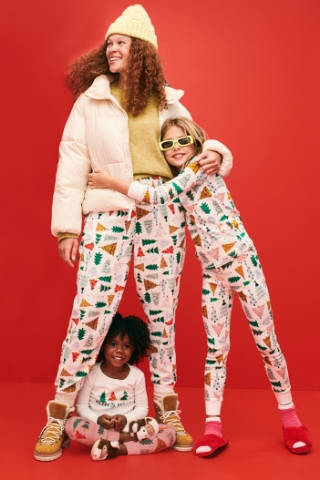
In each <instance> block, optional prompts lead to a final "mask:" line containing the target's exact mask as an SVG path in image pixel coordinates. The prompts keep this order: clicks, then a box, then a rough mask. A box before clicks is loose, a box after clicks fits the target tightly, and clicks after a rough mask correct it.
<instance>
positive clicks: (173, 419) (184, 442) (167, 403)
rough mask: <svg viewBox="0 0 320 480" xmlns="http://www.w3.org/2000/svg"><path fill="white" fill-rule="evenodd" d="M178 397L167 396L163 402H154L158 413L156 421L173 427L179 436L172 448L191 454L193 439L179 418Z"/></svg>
mask: <svg viewBox="0 0 320 480" xmlns="http://www.w3.org/2000/svg"><path fill="white" fill-rule="evenodd" d="M178 406H179V402H178V395H177V394H172V395H166V396H164V397H163V398H162V401H159V400H156V399H155V400H154V408H155V411H156V420H157V421H158V422H159V423H164V424H165V425H171V426H172V427H173V428H174V429H175V431H176V434H177V439H176V442H175V443H174V445H173V446H172V448H173V449H174V450H178V451H179V452H190V451H191V450H192V448H193V440H192V437H191V436H190V435H189V434H188V433H187V432H186V431H185V429H184V428H183V425H182V424H181V420H180V417H179V413H181V412H180V410H178Z"/></svg>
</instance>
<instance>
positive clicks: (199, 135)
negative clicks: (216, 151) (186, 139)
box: [160, 117, 207, 175]
mask: <svg viewBox="0 0 320 480" xmlns="http://www.w3.org/2000/svg"><path fill="white" fill-rule="evenodd" d="M171 127H180V128H182V130H183V131H184V133H185V135H191V137H192V138H193V140H194V146H195V152H194V156H196V155H199V153H201V152H202V148H203V144H204V142H205V140H206V138H207V134H206V132H205V131H204V130H203V129H202V128H201V127H199V125H197V124H196V122H194V121H193V120H190V119H189V118H187V117H176V118H168V119H167V120H166V121H165V122H164V123H163V125H162V127H161V132H160V138H161V140H163V136H164V134H165V133H166V131H167V130H169V128H171ZM162 153H163V154H164V153H165V152H162ZM190 160H191V158H190V159H189V160H188V161H187V162H186V163H185V164H184V165H183V167H182V168H181V170H183V169H184V168H185V167H186V166H187V165H188V163H189V162H190ZM171 169H172V171H173V173H174V174H175V175H177V174H178V173H179V171H178V170H177V169H176V168H175V167H172V166H171Z"/></svg>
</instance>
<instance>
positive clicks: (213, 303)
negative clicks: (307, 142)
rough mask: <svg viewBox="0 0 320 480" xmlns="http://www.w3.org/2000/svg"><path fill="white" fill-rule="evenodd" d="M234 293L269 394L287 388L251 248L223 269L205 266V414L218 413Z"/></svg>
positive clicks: (282, 360) (261, 278)
mask: <svg viewBox="0 0 320 480" xmlns="http://www.w3.org/2000/svg"><path fill="white" fill-rule="evenodd" d="M199 258H201V256H199ZM234 292H236V293H237V294H238V297H239V300H240V303H241V306H242V308H243V311H244V313H245V315H246V317H247V320H248V322H249V326H250V329H251V332H252V335H253V338H254V341H255V343H256V346H257V349H258V351H259V352H260V354H261V356H262V359H263V362H264V367H265V370H266V373H267V376H268V378H269V381H270V384H271V387H272V389H273V391H274V392H275V394H276V395H277V394H281V393H284V392H287V391H288V390H290V381H289V376H288V370H287V365H286V361H285V358H284V356H283V354H282V352H281V350H280V347H279V344H278V341H277V338H276V334H275V330H274V323H273V316H272V310H271V303H270V297H269V293H268V289H267V285H266V280H265V278H264V275H263V272H262V268H261V265H260V263H259V259H258V256H257V252H256V250H255V248H254V247H252V248H250V249H249V251H247V252H246V253H243V254H242V255H241V256H239V257H238V258H236V259H235V260H233V261H231V262H230V263H228V264H227V265H224V266H223V267H220V268H217V269H215V270H210V271H209V270H206V268H205V266H203V290H202V314H203V321H204V327H205V331H206V334H207V340H208V352H207V357H206V365H205V378H204V381H205V401H206V413H207V415H219V414H220V409H221V404H222V399H223V392H224V387H225V381H226V363H227V358H228V353H229V350H230V318H231V310H232V303H233V293H234Z"/></svg>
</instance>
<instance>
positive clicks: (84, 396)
mask: <svg viewBox="0 0 320 480" xmlns="http://www.w3.org/2000/svg"><path fill="white" fill-rule="evenodd" d="M90 373H91V372H90ZM93 389H94V377H93V375H90V374H89V375H87V377H86V379H85V381H84V384H83V387H82V388H81V390H80V391H79V393H78V396H77V404H76V411H77V414H78V415H79V416H80V417H85V418H88V419H89V420H91V421H92V422H94V423H98V422H97V420H98V417H99V415H97V414H96V413H95V412H93V411H92V410H91V408H90V407H89V401H90V395H91V392H92V390H93Z"/></svg>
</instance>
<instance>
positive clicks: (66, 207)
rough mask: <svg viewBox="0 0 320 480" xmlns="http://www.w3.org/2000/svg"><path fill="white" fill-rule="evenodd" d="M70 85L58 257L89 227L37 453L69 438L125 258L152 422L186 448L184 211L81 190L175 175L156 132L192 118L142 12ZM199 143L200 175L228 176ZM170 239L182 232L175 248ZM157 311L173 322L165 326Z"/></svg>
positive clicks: (67, 255)
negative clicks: (138, 307) (144, 332)
mask: <svg viewBox="0 0 320 480" xmlns="http://www.w3.org/2000/svg"><path fill="white" fill-rule="evenodd" d="M67 83H68V86H69V87H70V88H71V90H72V92H73V93H74V95H75V97H76V101H75V104H74V106H73V108H72V111H71V113H70V116H69V119H68V121H67V124H66V127H65V130H64V133H63V137H62V141H61V144H60V149H59V162H58V169H57V177H56V185H55V192H54V199H53V207H52V232H53V234H54V235H55V236H57V237H58V241H59V244H58V245H59V247H58V248H59V253H60V256H61V258H62V259H63V260H64V261H65V262H66V263H67V265H69V266H71V267H73V265H74V262H75V259H76V256H77V252H78V246H79V241H78V236H79V234H80V232H81V228H82V215H84V216H85V222H84V230H83V233H82V237H81V243H80V246H79V266H78V277H77V294H76V297H75V299H74V303H73V308H72V314H71V316H70V321H69V326H68V329H67V335H66V339H65V341H64V342H63V346H62V353H61V359H60V364H59V367H58V373H57V377H56V381H55V386H56V393H55V396H54V399H52V400H51V401H50V402H49V403H48V405H47V423H46V425H45V427H44V429H43V430H42V432H41V434H40V437H39V440H38V442H37V444H36V448H35V452H34V457H35V458H36V459H37V460H39V461H51V460H55V459H57V458H59V457H60V456H61V454H62V448H63V447H64V446H66V445H67V442H66V434H65V423H66V421H67V418H68V417H69V416H70V415H71V414H72V411H73V409H74V407H73V404H74V400H75V398H76V396H77V393H78V391H79V389H80V388H81V386H82V384H83V382H84V379H85V377H86V376H87V374H88V373H89V372H90V370H91V369H92V368H93V366H94V364H95V361H96V357H97V354H98V352H99V350H100V346H101V343H102V342H103V340H104V338H105V336H106V334H107V332H108V329H109V326H110V323H111V320H112V317H113V316H114V314H115V312H116V311H117V308H118V305H119V302H120V300H121V297H122V294H123V291H124V288H125V285H126V281H127V278H128V270H129V265H130V262H131V260H132V259H133V260H134V262H133V264H134V265H138V266H139V267H137V268H134V274H135V278H136V283H137V292H138V295H139V299H140V301H141V302H142V304H143V308H144V311H145V314H146V317H147V318H148V326H149V330H150V335H151V341H152V356H151V360H150V362H151V363H150V371H151V379H152V382H153V384H154V402H155V406H156V408H157V412H158V419H159V420H160V423H164V422H167V423H170V424H171V425H174V427H175V429H176V434H177V440H176V442H175V445H174V446H173V448H174V449H176V450H179V451H188V450H192V447H193V441H192V438H191V437H190V435H189V434H188V433H187V432H186V431H185V429H184V427H183V425H182V424H181V421H180V417H179V413H178V411H177V410H178V397H177V395H176V394H175V392H174V386H175V383H176V355H175V337H174V331H175V311H176V307H177V303H178V293H179V287H180V284H179V278H180V275H181V271H182V267H183V263H184V257H185V248H184V235H185V228H184V224H185V218H184V211H183V209H182V208H181V206H180V205H179V204H177V203H172V202H169V204H168V205H165V206H163V205H159V206H158V207H156V208H154V207H153V206H147V205H141V206H140V205H136V204H135V202H134V201H133V200H131V199H129V198H128V197H125V196H124V195H121V194H119V193H116V192H112V191H111V190H107V189H104V190H100V191H99V190H91V189H90V188H88V174H89V173H90V172H91V171H92V170H94V169H97V168H100V169H102V170H105V171H107V172H109V173H112V174H114V175H116V176H118V177H122V178H125V179H127V180H130V181H131V180H133V179H136V180H140V181H141V182H143V183H144V184H146V185H151V184H152V182H153V181H154V182H155V185H161V184H162V183H163V182H164V181H165V180H169V179H170V178H172V177H173V174H172V171H171V169H170V167H169V166H168V164H167V163H166V161H165V159H164V158H163V156H162V155H161V153H160V151H159V148H158V138H159V134H160V128H161V125H162V124H163V122H164V121H165V120H166V119H167V118H169V117H176V116H178V115H179V116H181V115H183V116H188V117H190V114H189V112H188V111H187V110H186V108H185V107H183V105H182V104H181V103H180V99H181V97H182V95H183V92H182V91H181V90H175V89H174V88H171V87H169V86H168V85H167V82H166V80H165V75H164V71H163V67H162V62H161V59H160V56H159V54H158V51H157V37H156V34H155V31H154V27H153V25H152V23H151V20H150V18H149V16H148V14H147V12H146V11H145V10H144V8H143V7H141V6H140V5H134V6H131V7H128V8H127V9H126V10H125V11H124V12H123V14H122V15H120V17H119V18H117V19H116V20H115V22H114V23H112V24H111V25H110V27H109V29H108V31H107V34H106V39H105V42H104V43H103V44H102V45H101V46H100V47H99V48H97V49H96V50H93V51H92V52H90V53H88V54H85V55H83V56H82V57H80V58H79V59H78V60H76V61H75V62H74V64H73V65H72V66H71V69H70V72H69V76H68V82H67ZM204 150H205V151H204V152H203V153H202V154H201V155H200V156H199V161H200V163H201V165H202V166H203V168H204V170H206V171H207V173H209V174H211V173H215V172H217V171H218V170H219V168H220V162H221V157H223V158H222V168H223V169H224V171H225V172H228V171H229V170H230V168H231V165H230V163H231V162H230V158H231V155H230V152H229V151H228V150H227V149H226V148H224V147H223V146H222V145H221V144H220V143H219V142H216V141H208V142H207V143H206V145H205V146H204ZM216 151H219V152H221V156H220V154H219V153H217V152H216ZM225 152H227V153H228V155H227V156H226V155H225ZM146 159H148V160H147V161H146ZM155 177H156V178H155ZM172 228H174V229H175V235H174V236H173V235H172V234H171V229H172ZM176 235H178V236H179V238H180V241H179V245H177V246H176V245H175V242H174V239H175V236H176ZM173 237H174V238H173ZM163 241H165V242H166V244H167V248H166V253H165V259H166V262H167V264H168V265H169V267H168V269H167V271H166V277H165V278H166V287H165V292H164V296H165V301H164V300H163V291H162V287H161V286H160V283H161V282H158V281H155V280H154V279H152V280H151V279H150V275H151V274H150V272H151V273H153V275H154V276H156V275H159V274H156V272H155V270H152V269H154V268H155V266H159V267H160V263H161V262H162V254H161V250H162V248H161V245H162V242H163ZM178 253H179V255H178ZM159 271H160V268H159ZM160 275H161V274H160ZM159 318H162V319H166V321H167V320H168V321H170V323H169V324H168V325H164V324H163V323H162V322H159ZM168 412H170V413H168ZM160 417H161V418H160Z"/></svg>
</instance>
